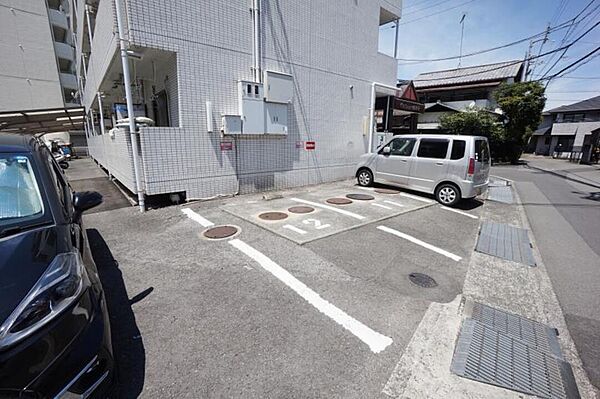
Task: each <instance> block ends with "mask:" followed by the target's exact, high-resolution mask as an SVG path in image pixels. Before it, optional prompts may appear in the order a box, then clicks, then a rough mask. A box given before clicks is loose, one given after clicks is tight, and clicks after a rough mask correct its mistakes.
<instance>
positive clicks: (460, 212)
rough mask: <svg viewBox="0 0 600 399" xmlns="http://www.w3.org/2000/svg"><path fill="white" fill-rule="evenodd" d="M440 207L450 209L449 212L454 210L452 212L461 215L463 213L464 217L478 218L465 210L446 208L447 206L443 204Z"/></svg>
mask: <svg viewBox="0 0 600 399" xmlns="http://www.w3.org/2000/svg"><path fill="white" fill-rule="evenodd" d="M440 208H442V209H445V210H447V211H450V212H454V213H458V214H461V215H465V216H466V217H469V218H471V219H479V217H478V216H475V215H471V214H470V213H467V212H463V211H459V210H458V209H454V208H448V207H447V206H443V205H442V206H440Z"/></svg>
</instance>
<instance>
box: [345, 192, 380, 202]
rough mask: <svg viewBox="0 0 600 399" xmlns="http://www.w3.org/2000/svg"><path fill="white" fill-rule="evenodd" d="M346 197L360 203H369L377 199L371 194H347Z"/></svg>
mask: <svg viewBox="0 0 600 399" xmlns="http://www.w3.org/2000/svg"><path fill="white" fill-rule="evenodd" d="M346 197H347V198H350V199H353V200H358V201H369V200H374V199H375V197H373V196H372V195H369V194H347V195H346Z"/></svg>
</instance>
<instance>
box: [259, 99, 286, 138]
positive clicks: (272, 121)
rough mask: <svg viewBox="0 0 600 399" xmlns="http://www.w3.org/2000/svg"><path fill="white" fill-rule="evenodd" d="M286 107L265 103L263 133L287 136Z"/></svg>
mask: <svg viewBox="0 0 600 399" xmlns="http://www.w3.org/2000/svg"><path fill="white" fill-rule="evenodd" d="M287 130H288V105H287V104H278V103H265V133H266V134H287V132H288V131H287Z"/></svg>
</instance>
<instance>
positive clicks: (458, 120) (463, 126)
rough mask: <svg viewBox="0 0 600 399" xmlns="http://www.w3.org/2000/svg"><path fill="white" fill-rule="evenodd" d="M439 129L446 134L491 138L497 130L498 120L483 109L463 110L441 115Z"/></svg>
mask: <svg viewBox="0 0 600 399" xmlns="http://www.w3.org/2000/svg"><path fill="white" fill-rule="evenodd" d="M440 127H441V128H442V129H444V130H446V131H447V132H448V134H463V135H469V136H486V137H492V136H493V135H495V134H496V132H497V130H498V118H497V117H496V116H494V115H493V114H492V113H491V112H489V111H486V110H484V109H473V110H465V111H464V112H456V113H451V114H450V113H448V114H444V115H442V117H441V118H440Z"/></svg>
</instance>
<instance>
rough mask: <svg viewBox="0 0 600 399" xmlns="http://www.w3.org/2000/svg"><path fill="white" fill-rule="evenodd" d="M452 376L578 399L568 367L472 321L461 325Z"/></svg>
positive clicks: (552, 357) (566, 398) (524, 390)
mask: <svg viewBox="0 0 600 399" xmlns="http://www.w3.org/2000/svg"><path fill="white" fill-rule="evenodd" d="M451 370H452V372H453V373H455V374H457V375H459V376H461V377H465V378H469V379H472V380H475V381H480V382H484V383H487V384H492V385H496V386H500V387H504V388H508V389H512V390H515V391H519V392H523V393H526V394H530V395H536V396H539V397H542V398H550V399H558V398H560V399H574V398H579V397H580V396H579V391H578V389H577V385H576V383H575V378H574V376H573V371H572V369H571V365H570V364H569V363H567V362H565V361H563V360H561V359H558V358H556V357H554V356H552V355H548V354H546V353H544V352H541V351H538V350H537V349H535V348H533V347H530V346H528V345H526V344H525V343H523V342H521V341H519V340H518V339H515V338H513V337H511V336H509V335H505V334H502V333H500V332H498V331H496V330H494V329H492V328H491V327H488V326H486V325H485V324H483V323H480V322H478V321H476V320H473V319H466V320H465V321H464V322H463V325H462V328H461V331H460V335H459V338H458V342H457V343H456V348H455V350H454V357H453V359H452V366H451Z"/></svg>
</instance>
